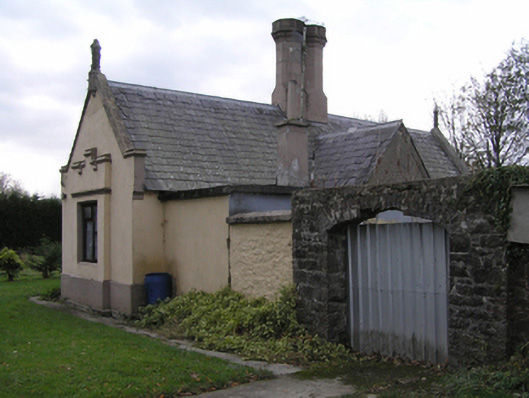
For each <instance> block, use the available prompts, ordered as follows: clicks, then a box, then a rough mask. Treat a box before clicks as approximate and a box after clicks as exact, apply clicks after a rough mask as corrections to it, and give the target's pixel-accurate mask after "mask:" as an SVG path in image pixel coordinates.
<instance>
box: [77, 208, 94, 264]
mask: <svg viewBox="0 0 529 398" xmlns="http://www.w3.org/2000/svg"><path fill="white" fill-rule="evenodd" d="M80 210H81V225H82V230H81V238H82V246H81V247H82V254H81V260H82V261H87V262H91V263H95V262H97V202H90V203H83V204H81V208H80Z"/></svg>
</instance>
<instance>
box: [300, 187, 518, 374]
mask: <svg viewBox="0 0 529 398" xmlns="http://www.w3.org/2000/svg"><path fill="white" fill-rule="evenodd" d="M468 181H469V177H459V178H447V179H441V180H425V181H418V182H408V183H399V184H393V185H369V186H362V187H346V188H338V189H326V190H304V191H301V192H299V193H297V194H296V195H295V196H294V197H293V201H292V222H293V242H292V244H293V267H294V283H296V284H297V286H298V289H299V293H300V303H299V304H300V309H299V316H300V318H301V320H302V321H303V322H304V323H305V324H306V325H308V326H309V327H310V328H311V329H312V330H313V331H314V332H317V333H318V334H320V335H322V336H323V337H325V338H327V339H329V340H332V341H340V342H344V343H347V341H348V331H347V316H346V311H347V297H346V296H347V295H346V283H347V282H346V265H347V247H346V230H347V225H349V224H356V223H359V222H362V221H363V220H365V219H368V218H371V217H373V216H374V215H376V214H377V213H379V212H382V211H385V210H391V209H397V210H401V211H402V212H404V214H406V215H409V216H416V217H421V218H425V219H429V220H432V221H433V222H435V223H437V224H438V225H440V226H442V227H444V228H445V230H446V231H447V232H448V234H449V239H450V266H449V275H450V277H449V283H450V286H449V297H448V301H449V305H448V311H449V314H448V317H449V321H448V323H449V324H448V344H449V358H450V361H451V363H453V364H473V363H483V362H488V361H494V360H498V359H501V358H502V357H504V356H505V354H506V352H507V347H508V344H509V341H508V339H509V337H508V336H509V334H508V316H507V273H506V271H505V253H506V244H505V237H504V235H502V234H501V232H500V231H499V229H498V228H497V227H496V226H495V223H494V218H493V217H492V216H491V215H489V214H486V213H485V212H484V211H483V210H482V207H481V203H480V202H479V201H478V200H476V199H475V198H474V197H473V196H472V195H470V194H469V193H468V192H466V188H467V186H468Z"/></svg>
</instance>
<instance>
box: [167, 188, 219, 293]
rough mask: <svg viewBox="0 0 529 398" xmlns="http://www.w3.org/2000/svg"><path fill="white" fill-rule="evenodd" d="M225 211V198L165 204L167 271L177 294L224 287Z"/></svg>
mask: <svg viewBox="0 0 529 398" xmlns="http://www.w3.org/2000/svg"><path fill="white" fill-rule="evenodd" d="M228 210H229V197H228V196H221V197H214V198H201V199H189V200H177V201H171V202H166V203H165V254H166V261H167V266H168V268H167V270H168V272H170V273H171V274H172V275H173V277H174V278H175V282H176V293H177V294H181V293H186V292H188V291H189V290H191V289H197V290H204V291H207V292H214V291H216V290H218V289H221V288H223V287H224V286H226V285H227V284H228V273H229V270H228V246H227V245H228V241H227V239H228V232H229V230H228V224H227V223H226V217H228Z"/></svg>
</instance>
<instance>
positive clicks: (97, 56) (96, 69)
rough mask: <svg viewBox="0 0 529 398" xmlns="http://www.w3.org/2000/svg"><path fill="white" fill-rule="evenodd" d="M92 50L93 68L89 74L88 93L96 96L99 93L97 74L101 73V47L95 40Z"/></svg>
mask: <svg viewBox="0 0 529 398" xmlns="http://www.w3.org/2000/svg"><path fill="white" fill-rule="evenodd" d="M90 48H91V49H92V66H91V67H90V72H89V73H88V91H89V92H90V93H92V94H95V92H96V91H97V86H96V79H97V74H98V73H101V45H100V44H99V41H98V40H97V39H95V40H94V42H93V43H92V45H91V46H90Z"/></svg>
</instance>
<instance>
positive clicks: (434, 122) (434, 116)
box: [433, 104, 439, 129]
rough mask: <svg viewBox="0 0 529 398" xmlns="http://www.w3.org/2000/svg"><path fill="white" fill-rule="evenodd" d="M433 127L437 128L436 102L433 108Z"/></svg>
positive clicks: (437, 112)
mask: <svg viewBox="0 0 529 398" xmlns="http://www.w3.org/2000/svg"><path fill="white" fill-rule="evenodd" d="M433 128H434V129H438V128H439V107H438V106H437V104H435V106H434V108H433Z"/></svg>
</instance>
